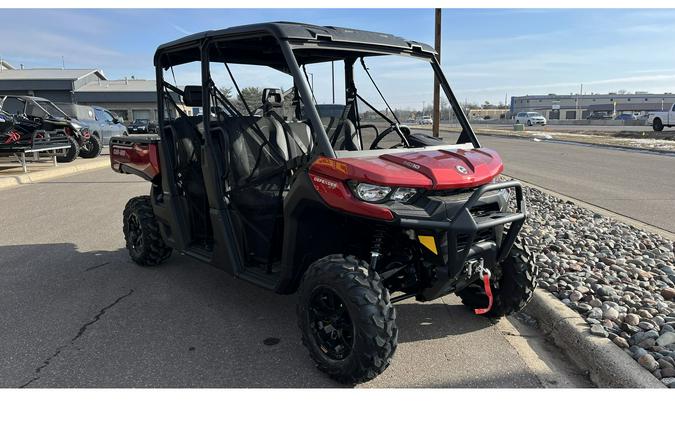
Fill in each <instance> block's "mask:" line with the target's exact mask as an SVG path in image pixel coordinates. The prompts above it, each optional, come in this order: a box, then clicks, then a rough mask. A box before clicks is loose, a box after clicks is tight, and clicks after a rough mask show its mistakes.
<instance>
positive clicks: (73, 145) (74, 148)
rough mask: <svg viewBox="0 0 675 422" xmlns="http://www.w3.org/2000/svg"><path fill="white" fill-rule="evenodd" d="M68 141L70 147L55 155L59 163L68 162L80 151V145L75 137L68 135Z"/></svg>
mask: <svg viewBox="0 0 675 422" xmlns="http://www.w3.org/2000/svg"><path fill="white" fill-rule="evenodd" d="M68 143H69V144H70V148H68V149H67V150H65V151H64V153H63V154H60V155H57V156H56V161H57V162H59V163H70V162H71V161H73V160H75V159H76V158H77V155H78V154H79V153H80V145H79V144H78V143H77V141H76V140H75V138H73V137H72V136H69V137H68Z"/></svg>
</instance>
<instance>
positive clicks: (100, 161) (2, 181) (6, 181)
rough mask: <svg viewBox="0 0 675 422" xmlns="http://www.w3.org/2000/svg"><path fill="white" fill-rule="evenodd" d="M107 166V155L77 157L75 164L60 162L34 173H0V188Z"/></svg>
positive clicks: (108, 163) (108, 164) (108, 162)
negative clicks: (93, 157) (11, 174)
mask: <svg viewBox="0 0 675 422" xmlns="http://www.w3.org/2000/svg"><path fill="white" fill-rule="evenodd" d="M109 166H110V158H109V157H107V156H105V157H98V158H95V159H88V160H84V159H80V158H78V159H77V163H76V164H60V166H57V167H52V168H49V169H45V170H40V171H36V172H34V173H25V174H19V175H13V176H1V175H0V190H1V189H9V188H13V187H17V186H21V185H27V184H31V183H36V182H41V181H44V180H49V179H55V178H58V177H64V176H70V175H73V174H76V173H81V172H84V171H89V170H98V169H102V168H106V167H109Z"/></svg>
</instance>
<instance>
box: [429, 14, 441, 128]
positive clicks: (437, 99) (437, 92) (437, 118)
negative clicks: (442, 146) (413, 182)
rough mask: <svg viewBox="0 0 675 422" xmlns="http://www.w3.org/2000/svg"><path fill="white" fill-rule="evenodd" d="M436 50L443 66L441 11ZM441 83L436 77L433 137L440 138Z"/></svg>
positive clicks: (437, 17)
mask: <svg viewBox="0 0 675 422" xmlns="http://www.w3.org/2000/svg"><path fill="white" fill-rule="evenodd" d="M434 38H435V39H434V48H435V49H436V53H438V64H439V65H440V64H441V9H436V12H435V25H434ZM440 91H441V90H440V82H439V81H438V78H437V77H436V75H434V113H433V120H432V125H431V133H432V135H433V136H435V137H438V131H439V124H440V120H441V105H440V102H441V92H440Z"/></svg>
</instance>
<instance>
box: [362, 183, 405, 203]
mask: <svg viewBox="0 0 675 422" xmlns="http://www.w3.org/2000/svg"><path fill="white" fill-rule="evenodd" d="M352 190H353V191H354V194H355V195H356V196H357V197H358V198H359V199H360V200H362V201H366V202H381V201H384V200H386V199H389V200H392V201H396V202H408V201H410V200H411V199H412V198H413V197H414V196H415V194H417V189H415V188H396V187H394V188H392V187H389V186H380V185H373V184H371V183H357V184H353V185H352Z"/></svg>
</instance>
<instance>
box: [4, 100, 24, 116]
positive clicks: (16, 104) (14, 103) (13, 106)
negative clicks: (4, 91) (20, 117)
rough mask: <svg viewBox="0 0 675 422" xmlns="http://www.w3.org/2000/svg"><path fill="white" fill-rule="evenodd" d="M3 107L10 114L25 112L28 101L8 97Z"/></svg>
mask: <svg viewBox="0 0 675 422" xmlns="http://www.w3.org/2000/svg"><path fill="white" fill-rule="evenodd" d="M2 109H3V110H4V111H6V112H7V113H9V114H23V113H24V110H25V109H26V102H25V101H23V100H21V99H19V98H14V97H7V98H5V101H4V102H3V103H2Z"/></svg>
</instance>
